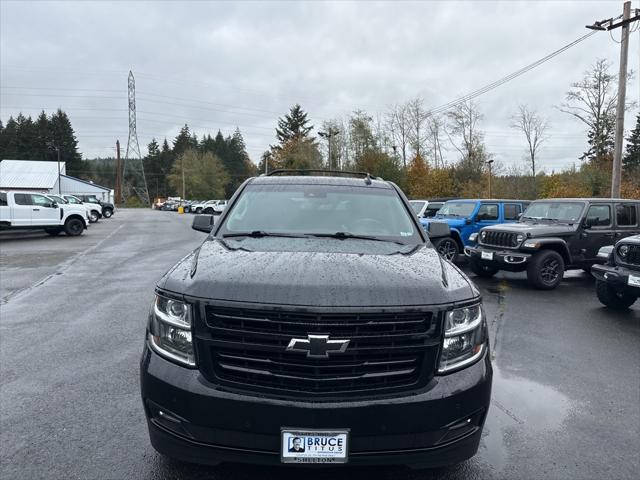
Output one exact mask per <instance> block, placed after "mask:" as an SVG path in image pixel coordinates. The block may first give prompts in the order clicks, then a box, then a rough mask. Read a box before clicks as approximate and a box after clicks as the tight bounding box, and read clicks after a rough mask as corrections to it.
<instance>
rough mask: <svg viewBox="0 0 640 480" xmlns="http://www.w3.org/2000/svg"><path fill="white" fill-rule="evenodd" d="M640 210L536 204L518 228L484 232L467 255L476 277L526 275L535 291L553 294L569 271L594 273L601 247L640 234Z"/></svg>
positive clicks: (564, 201)
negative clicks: (504, 273)
mask: <svg viewBox="0 0 640 480" xmlns="http://www.w3.org/2000/svg"><path fill="white" fill-rule="evenodd" d="M639 209H640V202H639V201H638V200H623V199H607V198H555V199H547V200H536V201H535V202H532V203H531V205H529V207H528V208H527V210H526V211H525V212H524V214H523V215H522V217H521V218H520V221H519V222H518V223H511V224H505V225H496V226H492V227H486V228H483V229H482V230H481V231H480V233H479V234H478V236H477V237H475V240H476V241H477V242H478V245H477V246H476V247H467V248H465V254H466V255H467V256H468V257H469V264H470V267H471V270H472V271H473V272H474V273H475V274H476V275H479V276H481V277H490V276H492V275H495V274H496V273H497V272H498V271H499V270H507V271H511V272H521V271H525V270H526V272H527V279H528V280H529V282H530V283H531V284H532V285H533V286H535V287H537V288H540V289H552V288H555V287H557V286H558V285H559V284H560V282H561V281H562V278H563V276H564V272H565V270H569V269H583V270H585V271H586V272H590V270H591V266H592V265H593V264H594V263H598V251H599V250H600V248H601V247H603V246H605V245H611V244H612V243H614V242H615V241H616V240H617V239H619V238H624V237H627V236H630V235H635V234H638V233H640V225H639V223H638V219H639V218H640V211H639Z"/></svg>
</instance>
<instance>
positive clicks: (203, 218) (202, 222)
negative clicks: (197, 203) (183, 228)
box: [191, 215, 215, 233]
mask: <svg viewBox="0 0 640 480" xmlns="http://www.w3.org/2000/svg"><path fill="white" fill-rule="evenodd" d="M214 224H215V218H214V216H213V215H196V216H195V217H193V223H192V224H191V228H193V229H194V230H198V231H199V232H205V233H211V230H213V225H214Z"/></svg>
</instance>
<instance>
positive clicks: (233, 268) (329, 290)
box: [158, 239, 479, 307]
mask: <svg viewBox="0 0 640 480" xmlns="http://www.w3.org/2000/svg"><path fill="white" fill-rule="evenodd" d="M323 241H325V242H336V240H323ZM338 242H339V241H338ZM325 245H329V244H328V243H327V244H325ZM329 250H330V249H329ZM194 267H195V272H193V269H194ZM192 273H193V275H192ZM158 287H159V288H160V289H163V290H168V291H171V292H174V293H177V294H182V295H187V296H193V297H200V298H208V299H216V300H229V301H237V302H255V303H271V304H280V305H300V306H321V307H322V306H324V307H334V306H335V307H358V306H362V307H371V306H410V305H416V306H418V305H437V304H443V303H451V302H459V301H465V300H470V299H472V298H475V297H477V296H479V293H478V290H477V289H476V288H475V286H474V285H473V284H472V283H471V282H470V281H469V280H468V279H467V278H466V276H464V275H463V274H462V273H461V272H460V270H458V269H457V268H456V267H455V266H453V265H451V264H450V263H448V262H446V261H444V260H443V259H442V258H441V257H440V256H439V255H438V254H437V253H436V251H435V250H434V249H433V248H431V247H430V246H426V245H424V246H422V245H421V246H418V247H417V248H416V249H414V250H412V251H411V253H405V254H401V253H397V254H392V255H371V254H362V253H343V252H336V251H320V252H318V251H317V249H316V250H315V251H300V250H296V249H292V250H289V251H283V250H282V249H281V250H280V251H248V250H245V249H242V248H240V249H233V250H232V249H229V248H228V247H227V246H225V244H224V243H223V242H221V241H219V240H216V239H208V240H207V241H205V242H204V243H203V244H202V246H201V247H200V248H199V249H196V250H195V251H194V252H192V253H191V254H189V255H188V256H186V257H185V258H183V259H182V260H181V261H180V262H179V263H178V264H177V265H175V266H174V267H173V268H172V269H171V270H169V271H168V272H167V273H166V274H165V276H164V277H163V278H162V279H161V280H160V282H159V283H158Z"/></svg>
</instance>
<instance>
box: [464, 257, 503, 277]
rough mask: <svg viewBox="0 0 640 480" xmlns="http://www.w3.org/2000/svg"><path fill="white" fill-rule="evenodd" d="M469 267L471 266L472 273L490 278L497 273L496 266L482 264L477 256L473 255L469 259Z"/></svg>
mask: <svg viewBox="0 0 640 480" xmlns="http://www.w3.org/2000/svg"><path fill="white" fill-rule="evenodd" d="M469 268H471V271H472V272H473V273H475V274H476V275H477V276H479V277H482V278H491V277H493V276H494V275H495V274H496V273H498V269H497V268H495V267H492V266H490V265H484V264H483V263H481V262H480V261H479V260H478V259H477V258H473V257H471V258H470V259H469Z"/></svg>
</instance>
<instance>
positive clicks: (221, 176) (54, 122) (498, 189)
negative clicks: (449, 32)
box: [0, 59, 640, 199]
mask: <svg viewBox="0 0 640 480" xmlns="http://www.w3.org/2000/svg"><path fill="white" fill-rule="evenodd" d="M610 69H611V65H610V64H609V62H607V61H606V60H603V59H600V60H597V61H596V62H595V63H594V64H593V65H592V67H591V68H590V69H589V70H588V71H587V72H585V73H584V75H583V77H582V78H581V79H580V80H578V81H576V82H574V83H572V84H571V85H570V88H569V90H568V91H567V93H566V96H565V98H564V100H563V101H562V102H561V103H560V104H559V105H558V106H557V107H556V108H558V110H560V111H562V112H564V113H566V114H567V115H570V116H571V117H572V118H573V119H575V120H576V121H579V122H581V123H582V124H583V125H584V126H585V127H586V130H587V136H586V146H587V148H586V149H585V151H584V152H583V153H582V154H581V155H580V156H579V157H578V158H576V163H575V164H574V165H573V166H571V167H569V168H566V169H564V170H562V171H560V172H551V173H546V172H544V171H543V170H542V169H541V168H540V166H541V164H544V145H545V143H546V142H547V141H548V139H549V138H550V136H551V135H552V129H551V125H550V124H549V121H548V119H547V118H545V117H544V116H543V115H542V114H540V113H539V112H537V111H535V110H534V109H532V108H531V107H529V106H527V105H515V106H514V111H513V115H512V116H511V118H510V119H509V126H510V128H512V129H514V131H515V132H517V133H518V134H519V135H521V138H522V142H523V154H524V158H525V160H526V163H525V165H526V166H524V167H523V166H522V163H519V164H516V162H513V163H511V162H510V165H505V164H499V162H497V161H496V162H493V163H492V167H493V168H492V170H493V171H492V173H493V176H494V178H493V182H492V184H493V189H492V190H493V191H492V193H493V196H501V197H507V198H508V197H511V198H515V197H520V198H537V197H558V196H608V195H609V192H610V180H611V165H612V159H613V146H614V130H615V116H616V112H615V110H616V97H617V91H616V90H615V87H616V85H617V78H616V76H615V75H614V74H612V73H610ZM628 107H629V108H633V107H637V105H634V104H630V105H629V106H628ZM483 119H484V116H483V114H482V112H481V111H480V109H479V107H478V105H477V104H476V103H475V102H473V101H464V102H459V103H457V104H456V105H454V106H452V107H451V108H450V109H449V110H448V111H446V112H443V113H440V114H434V113H432V112H430V111H429V110H427V109H426V107H425V105H424V100H423V99H421V98H414V99H410V100H409V101H407V102H404V103H401V104H398V105H393V106H391V107H390V108H389V109H388V110H387V111H386V112H384V113H383V114H381V115H376V116H374V115H370V114H368V113H367V112H365V111H363V110H356V111H354V112H352V114H350V115H348V116H347V117H346V118H335V119H330V120H326V121H323V122H321V124H320V126H319V127H316V126H315V125H314V124H313V123H312V122H311V120H310V118H309V114H308V113H307V112H306V111H305V110H304V109H303V108H302V107H301V106H300V105H297V104H296V105H294V106H292V107H291V109H290V111H289V112H287V113H286V114H285V115H283V116H282V117H281V118H279V119H278V122H277V127H276V129H275V140H276V142H275V143H274V144H273V145H271V146H270V147H269V149H268V150H266V151H265V152H264V153H263V154H262V156H261V159H260V161H259V163H258V165H257V167H256V165H255V164H254V163H252V162H251V160H250V158H249V155H248V154H247V151H246V146H245V143H244V139H243V136H242V134H241V132H240V130H239V129H236V130H235V131H234V132H233V134H231V135H227V136H224V135H223V134H222V132H221V131H218V132H217V134H216V135H215V136H211V135H210V134H205V135H204V136H202V137H201V138H198V136H197V135H195V133H193V132H192V131H191V130H190V128H189V126H188V125H187V124H185V125H184V126H183V127H182V129H181V130H180V132H179V133H178V135H177V136H176V137H175V138H174V139H173V140H172V141H171V142H170V141H168V140H167V139H166V138H165V139H164V140H163V141H162V142H161V143H160V142H158V141H157V140H156V139H153V140H152V141H151V142H150V143H149V144H148V146H147V150H148V153H147V155H146V156H145V157H144V159H143V164H144V168H145V172H146V178H147V184H148V188H149V193H150V195H151V196H152V197H154V196H170V195H178V196H182V195H183V192H184V195H185V196H186V197H187V198H203V199H204V198H223V197H224V198H229V197H230V196H231V195H232V194H233V192H234V191H235V190H236V188H237V187H238V186H239V185H240V184H241V183H242V182H243V181H244V180H245V179H246V178H248V177H250V176H252V175H255V174H257V173H261V172H265V171H270V170H273V169H277V168H288V169H296V170H297V169H326V168H328V169H334V170H357V171H367V172H369V173H371V174H372V175H375V176H380V177H382V178H385V179H387V180H391V181H394V182H395V183H397V184H398V185H399V186H400V187H401V188H402V189H403V190H404V191H405V192H407V194H408V195H409V196H411V197H415V198H417V197H480V196H488V194H489V192H488V183H489V182H488V175H489V162H492V161H493V160H494V156H493V155H492V153H491V152H490V151H489V149H488V148H487V146H486V143H485V133H484V131H483V129H482V122H483ZM58 150H60V154H61V160H63V161H66V162H67V171H68V172H69V173H70V174H75V175H77V176H79V177H81V178H85V179H90V180H92V181H95V182H96V183H99V184H104V185H107V186H113V185H114V183H115V182H114V180H115V160H114V159H113V158H107V159H93V160H82V156H81V154H80V153H79V152H78V149H77V140H76V137H75V134H74V132H73V128H72V127H71V122H70V121H69V118H68V117H67V115H66V114H65V113H64V112H63V111H62V110H58V111H57V112H55V113H54V114H52V115H50V116H47V114H46V113H45V112H42V113H41V114H40V116H39V117H38V119H37V120H36V121H32V120H31V118H28V117H24V116H23V115H22V114H19V115H18V116H17V117H16V118H15V119H13V118H10V119H9V120H8V122H7V124H6V125H4V126H3V125H2V124H1V123H0V157H1V158H15V159H20V158H31V159H41V160H55V159H56V158H57V152H58ZM518 165H519V166H518ZM623 165H624V171H623V185H622V189H623V195H624V196H628V197H633V198H638V197H640V113H638V115H637V117H636V123H635V126H634V127H633V129H632V130H631V131H630V133H629V135H628V137H627V146H626V151H625V155H624V159H623Z"/></svg>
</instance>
